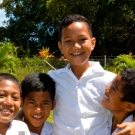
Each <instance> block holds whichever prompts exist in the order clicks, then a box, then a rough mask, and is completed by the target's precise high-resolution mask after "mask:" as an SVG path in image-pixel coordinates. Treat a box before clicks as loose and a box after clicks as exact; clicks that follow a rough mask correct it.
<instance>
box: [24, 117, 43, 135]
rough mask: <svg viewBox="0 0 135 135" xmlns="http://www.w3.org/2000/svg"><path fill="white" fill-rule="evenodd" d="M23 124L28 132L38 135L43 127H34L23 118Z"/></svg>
mask: <svg viewBox="0 0 135 135" xmlns="http://www.w3.org/2000/svg"><path fill="white" fill-rule="evenodd" d="M24 122H25V123H26V124H27V126H28V128H29V130H30V132H33V133H36V134H38V135H40V133H41V130H42V127H43V125H41V126H40V127H34V126H33V125H32V124H31V123H30V122H29V121H28V120H27V119H25V118H24Z"/></svg>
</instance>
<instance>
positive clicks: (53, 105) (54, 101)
mask: <svg viewBox="0 0 135 135" xmlns="http://www.w3.org/2000/svg"><path fill="white" fill-rule="evenodd" d="M55 105H56V100H55V99H54V100H53V102H52V108H51V109H52V110H53V109H54V107H55Z"/></svg>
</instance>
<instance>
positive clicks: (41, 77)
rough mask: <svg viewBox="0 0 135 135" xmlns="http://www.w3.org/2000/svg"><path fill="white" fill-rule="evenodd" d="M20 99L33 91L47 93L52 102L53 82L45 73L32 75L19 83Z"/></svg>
mask: <svg viewBox="0 0 135 135" xmlns="http://www.w3.org/2000/svg"><path fill="white" fill-rule="evenodd" d="M21 88H22V98H23V100H24V99H25V97H26V96H27V95H28V94H29V93H30V92H33V91H48V92H49V94H50V97H51V99H52V101H53V100H54V98H55V82H54V81H53V79H52V78H51V77H50V76H49V75H47V74H46V73H32V74H29V75H27V76H26V77H25V78H24V79H23V81H22V82H21Z"/></svg>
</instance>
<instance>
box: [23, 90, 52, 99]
mask: <svg viewBox="0 0 135 135" xmlns="http://www.w3.org/2000/svg"><path fill="white" fill-rule="evenodd" d="M25 99H28V100H29V99H32V100H35V101H43V100H51V97H50V94H49V92H48V91H32V92H30V93H29V94H28V95H27V96H26V97H25Z"/></svg>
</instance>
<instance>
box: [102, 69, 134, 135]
mask: <svg viewBox="0 0 135 135" xmlns="http://www.w3.org/2000/svg"><path fill="white" fill-rule="evenodd" d="M102 105H103V107H105V108H106V109H108V110H110V111H111V112H112V113H113V116H112V117H110V121H109V134H108V135H110V134H111V135H114V134H115V133H117V132H119V129H118V128H117V127H116V125H117V124H121V123H125V122H132V121H133V113H135V111H134V110H135V69H124V70H122V71H121V72H120V74H118V75H117V76H116V77H115V78H114V80H113V82H112V84H111V85H110V86H109V87H107V88H106V92H105V96H104V99H103V100H102Z"/></svg>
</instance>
